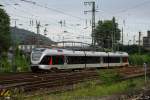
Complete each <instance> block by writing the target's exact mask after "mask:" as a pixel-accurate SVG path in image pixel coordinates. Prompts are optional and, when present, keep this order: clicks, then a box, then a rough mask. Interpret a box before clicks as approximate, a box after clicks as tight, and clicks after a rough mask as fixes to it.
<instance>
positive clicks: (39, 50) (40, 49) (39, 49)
mask: <svg viewBox="0 0 150 100" xmlns="http://www.w3.org/2000/svg"><path fill="white" fill-rule="evenodd" d="M44 50H46V49H45V48H34V49H33V50H32V51H33V52H43V51H44Z"/></svg>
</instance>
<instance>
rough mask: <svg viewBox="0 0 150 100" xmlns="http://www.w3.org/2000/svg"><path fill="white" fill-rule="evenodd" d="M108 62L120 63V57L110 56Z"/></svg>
mask: <svg viewBox="0 0 150 100" xmlns="http://www.w3.org/2000/svg"><path fill="white" fill-rule="evenodd" d="M109 61H110V63H120V57H110V58H109Z"/></svg>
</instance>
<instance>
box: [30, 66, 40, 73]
mask: <svg viewBox="0 0 150 100" xmlns="http://www.w3.org/2000/svg"><path fill="white" fill-rule="evenodd" d="M31 71H32V72H33V73H36V72H38V71H39V69H38V66H31Z"/></svg>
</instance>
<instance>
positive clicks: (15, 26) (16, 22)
mask: <svg viewBox="0 0 150 100" xmlns="http://www.w3.org/2000/svg"><path fill="white" fill-rule="evenodd" d="M12 20H14V21H15V28H16V27H17V21H18V19H12Z"/></svg>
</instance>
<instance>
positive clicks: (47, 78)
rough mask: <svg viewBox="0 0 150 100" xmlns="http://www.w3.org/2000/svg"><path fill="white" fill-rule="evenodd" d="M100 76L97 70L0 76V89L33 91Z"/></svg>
mask: <svg viewBox="0 0 150 100" xmlns="http://www.w3.org/2000/svg"><path fill="white" fill-rule="evenodd" d="M95 78H98V74H97V73H96V71H82V72H70V73H68V72H65V73H43V74H33V73H30V74H29V73H28V74H27V73H25V74H22V75H21V74H19V75H13V76H4V77H3V76H1V77H0V80H1V81H0V90H11V91H12V90H16V89H17V90H21V91H22V92H31V91H35V90H39V89H44V88H57V87H60V86H68V85H72V84H76V83H79V82H82V81H85V80H92V79H95Z"/></svg>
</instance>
